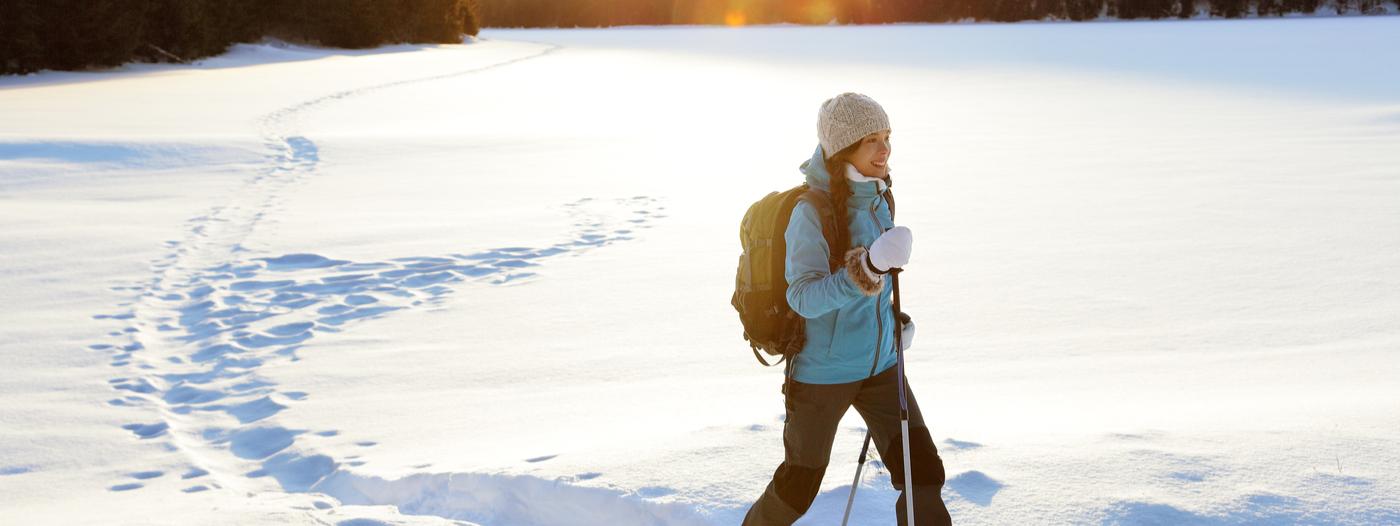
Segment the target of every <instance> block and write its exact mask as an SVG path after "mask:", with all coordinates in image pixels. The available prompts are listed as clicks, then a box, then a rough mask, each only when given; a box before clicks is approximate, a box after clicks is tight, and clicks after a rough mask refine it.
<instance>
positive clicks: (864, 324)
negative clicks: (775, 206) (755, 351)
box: [785, 146, 895, 384]
mask: <svg viewBox="0 0 1400 526" xmlns="http://www.w3.org/2000/svg"><path fill="white" fill-rule="evenodd" d="M823 161H824V157H823V155H822V149H821V146H817V149H816V151H815V152H813V154H812V158H810V159H808V160H806V161H803V162H802V165H801V170H802V172H803V173H804V174H806V177H807V184H808V186H810V187H812V188H815V189H817V190H818V191H820V192H822V193H824V194H825V195H823V197H826V196H829V195H830V194H829V192H830V191H831V177H832V175H831V174H828V173H826V165H825V163H824V162H823ZM837 176H838V177H845V174H838V175H837ZM849 182H850V186H851V197H850V198H849V199H847V200H846V209H847V218H848V219H849V221H850V232H851V249H850V252H851V253H848V254H845V255H842V256H843V257H842V258H841V261H842V262H843V264H842V265H841V266H840V267H839V268H838V269H837V270H836V272H835V273H832V272H831V267H830V265H829V263H828V258H829V255H830V253H831V249H830V247H828V245H827V243H826V239H825V238H824V237H823V236H822V226H821V218H820V217H819V216H818V212H817V210H816V209H815V208H813V207H812V205H810V204H807V203H805V202H802V201H799V202H798V204H797V207H796V208H794V209H793V212H792V219H791V220H790V221H789V222H788V226H787V231H786V234H785V236H786V241H787V260H786V265H787V266H786V272H785V274H786V277H787V282H788V289H787V301H788V305H790V306H791V307H792V309H793V310H794V311H797V313H798V314H800V315H802V317H803V318H806V322H807V323H806V325H807V343H806V345H804V346H803V347H802V352H801V353H798V355H797V358H796V359H795V360H794V362H793V372H792V374H793V379H795V380H797V381H799V382H804V383H813V384H836V383H846V382H854V381H857V380H863V379H865V378H867V377H869V376H872V375H875V374H879V373H881V372H884V371H885V370H886V369H888V368H890V367H893V366H894V364H895V353H894V344H895V343H894V308H893V305H891V303H890V302H891V299H892V297H893V286H892V285H891V282H890V279H889V276H888V275H886V276H885V277H884V278H883V279H881V285H880V290H879V292H878V293H876V294H874V295H866V294H865V293H864V292H862V291H861V288H860V287H859V286H858V285H857V284H856V282H855V280H853V279H852V277H851V271H852V270H854V271H856V272H863V271H862V270H861V269H860V268H859V267H856V266H853V265H852V264H851V262H853V261H856V258H855V257H849V258H848V257H846V256H856V255H859V254H858V253H862V252H863V251H864V250H865V249H866V248H868V247H869V246H870V243H872V242H874V241H875V238H877V237H880V234H881V233H883V232H884V231H885V230H888V229H889V228H891V227H893V226H894V221H893V220H892V219H891V217H890V209H889V205H888V203H886V202H885V200H884V198H882V197H880V194H879V193H878V188H877V183H876V182H874V181H849ZM862 257H863V256H862ZM848 259H849V260H850V261H848ZM860 261H861V262H862V264H863V260H860ZM872 285H873V284H872ZM875 290H876V289H875V288H874V287H872V288H871V289H870V291H871V292H874V291H875Z"/></svg>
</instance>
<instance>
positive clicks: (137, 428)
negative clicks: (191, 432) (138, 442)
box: [122, 422, 170, 440]
mask: <svg viewBox="0 0 1400 526" xmlns="http://www.w3.org/2000/svg"><path fill="white" fill-rule="evenodd" d="M122 429H127V430H130V431H131V432H132V433H135V434H136V436H138V437H141V439H142V440H144V439H148V438H155V437H158V436H161V435H164V434H165V431H166V430H167V429H170V424H167V423H165V422H157V423H154V424H127V425H124V426H122Z"/></svg>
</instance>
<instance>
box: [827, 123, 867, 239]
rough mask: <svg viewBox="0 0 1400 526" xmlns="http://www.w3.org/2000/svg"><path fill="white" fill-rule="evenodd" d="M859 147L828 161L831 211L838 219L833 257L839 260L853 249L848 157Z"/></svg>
mask: <svg viewBox="0 0 1400 526" xmlns="http://www.w3.org/2000/svg"><path fill="white" fill-rule="evenodd" d="M859 145H860V143H859V142H857V143H856V144H853V145H851V146H848V147H846V148H845V149H843V150H841V151H839V152H836V155H833V156H831V158H830V159H827V160H826V173H827V175H830V176H831V210H832V214H833V215H834V216H835V218H836V232H835V239H832V246H831V254H832V257H838V258H839V257H841V256H842V255H844V254H845V253H846V251H847V250H849V249H850V248H851V222H850V217H849V215H850V213H849V211H847V210H846V201H847V200H848V199H849V198H850V197H851V184H850V181H847V180H846V156H847V154H849V153H850V152H851V151H852V150H853V149H855V147H857V146H859Z"/></svg>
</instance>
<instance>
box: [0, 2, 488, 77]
mask: <svg viewBox="0 0 1400 526" xmlns="http://www.w3.org/2000/svg"><path fill="white" fill-rule="evenodd" d="M476 4H477V0H0V74H5V73H26V72H30V71H36V70H40V69H70V70H71V69H84V68H90V67H103V66H115V65H119V64H122V63H126V62H131V61H148V62H172V61H189V60H193V59H196V58H201V57H207V56H210V55H216V54H219V53H222V52H224V50H226V49H228V46H229V45H231V44H234V43H237V42H250V41H255V40H258V39H260V38H262V37H264V36H272V37H277V38H281V39H284V40H289V41H293V42H302V43H308V44H319V45H324V46H333V47H349V48H362V47H372V46H377V45H381V44H390V43H404V42H460V41H461V39H462V35H475V34H476V33H477V30H478V28H479V26H480V24H479V23H478V22H477V21H478V18H477V13H476V10H477V8H476Z"/></svg>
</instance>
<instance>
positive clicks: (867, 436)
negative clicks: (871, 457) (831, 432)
mask: <svg viewBox="0 0 1400 526" xmlns="http://www.w3.org/2000/svg"><path fill="white" fill-rule="evenodd" d="M869 451H870V431H866V432H865V443H864V444H861V445H860V461H859V462H856V479H855V480H854V481H852V482H851V495H850V496H849V497H846V514H845V515H843V516H842V517H841V526H846V521H849V520H851V506H853V505H854V504H855V502H856V487H857V486H860V468H863V467H865V454H866V453H868V452H869Z"/></svg>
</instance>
